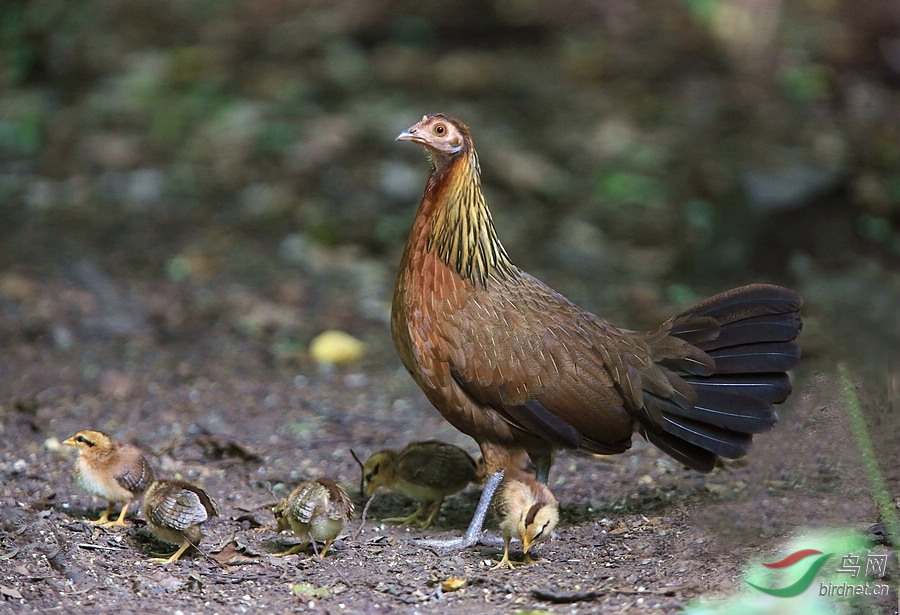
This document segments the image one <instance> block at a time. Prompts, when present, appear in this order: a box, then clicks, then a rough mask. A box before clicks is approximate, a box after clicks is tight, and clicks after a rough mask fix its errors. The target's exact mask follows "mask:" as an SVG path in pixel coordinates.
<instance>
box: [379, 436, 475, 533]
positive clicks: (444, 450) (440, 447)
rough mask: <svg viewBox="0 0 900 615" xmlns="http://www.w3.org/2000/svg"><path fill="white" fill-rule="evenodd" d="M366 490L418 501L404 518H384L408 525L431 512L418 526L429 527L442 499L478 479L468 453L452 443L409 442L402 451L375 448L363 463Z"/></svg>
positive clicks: (438, 510) (435, 517)
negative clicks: (380, 488)
mask: <svg viewBox="0 0 900 615" xmlns="http://www.w3.org/2000/svg"><path fill="white" fill-rule="evenodd" d="M363 479H364V480H365V483H366V491H367V493H369V494H371V493H372V492H373V491H375V489H377V488H378V487H385V488H387V489H389V490H390V491H393V492H396V493H400V494H402V495H405V496H407V497H410V498H414V499H417V500H422V504H421V506H419V508H418V509H416V511H415V512H413V513H412V514H411V515H409V516H408V517H390V518H388V519H384V521H391V522H400V523H402V524H412V523H414V522H416V521H417V520H418V519H419V517H421V516H422V515H423V514H425V512H426V511H428V509H429V508H431V513H430V514H429V515H428V518H427V519H425V521H423V522H420V523H419V525H420V526H421V527H423V528H425V527H428V526H430V525H431V524H432V523H434V520H435V519H437V516H438V512H440V510H441V506H442V505H443V503H444V498H446V497H447V496H448V495H452V494H454V493H457V492H458V491H462V490H463V489H465V488H466V486H467V485H468V484H469V483H470V482H473V481H477V480H478V471H477V468H476V464H475V461H474V460H473V459H472V457H471V455H469V453H467V452H466V451H464V450H463V449H461V448H460V447H458V446H454V445H453V444H447V443H446V442H440V441H439V440H427V441H423V442H410V443H409V444H407V445H406V447H405V448H403V450H400V451H396V450H393V449H386V450H383V451H378V452H377V453H375V454H373V455H372V456H371V457H369V458H368V459H367V460H366V463H365V465H364V466H363Z"/></svg>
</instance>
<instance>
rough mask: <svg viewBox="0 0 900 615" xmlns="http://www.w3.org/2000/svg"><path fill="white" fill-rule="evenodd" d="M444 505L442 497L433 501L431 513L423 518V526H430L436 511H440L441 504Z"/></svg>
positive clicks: (436, 513) (435, 517) (436, 514)
mask: <svg viewBox="0 0 900 615" xmlns="http://www.w3.org/2000/svg"><path fill="white" fill-rule="evenodd" d="M443 505H444V498H441V499H440V500H438V501H437V502H435V503H434V507H433V508H432V509H431V514H430V515H428V518H427V519H425V523H423V524H422V527H423V528H426V527H431V525H432V524H433V523H434V522H435V520H436V519H437V516H438V513H439V512H441V506H443Z"/></svg>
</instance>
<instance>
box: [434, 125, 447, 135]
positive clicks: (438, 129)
mask: <svg viewBox="0 0 900 615" xmlns="http://www.w3.org/2000/svg"><path fill="white" fill-rule="evenodd" d="M434 134H436V135H437V136H439V137H442V136H444V135H445V134H447V127H446V126H444V125H443V124H438V125H437V126H435V127H434Z"/></svg>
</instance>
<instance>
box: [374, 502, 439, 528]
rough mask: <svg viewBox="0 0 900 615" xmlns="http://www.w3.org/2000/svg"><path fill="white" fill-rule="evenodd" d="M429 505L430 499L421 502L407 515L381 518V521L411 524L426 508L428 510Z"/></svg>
mask: <svg viewBox="0 0 900 615" xmlns="http://www.w3.org/2000/svg"><path fill="white" fill-rule="evenodd" d="M429 506H431V501H430V500H428V501H425V502H423V503H422V505H421V506H419V507H418V508H417V509H416V510H415V511H414V512H413V514H411V515H410V516H408V517H387V518H386V519H382V521H384V522H386V523H399V524H400V525H412V524H413V522H415V521H416V520H418V518H419V517H421V516H422V515H423V514H424V513H425V511H426V510H428V507H429Z"/></svg>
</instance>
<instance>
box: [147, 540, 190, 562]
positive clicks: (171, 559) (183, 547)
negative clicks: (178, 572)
mask: <svg viewBox="0 0 900 615" xmlns="http://www.w3.org/2000/svg"><path fill="white" fill-rule="evenodd" d="M190 546H191V541H189V540H185V541H184V542H183V543H181V546H180V547H178V550H177V551H175V553H173V554H172V555H170V556H169V557H167V558H166V557H151V558H150V561H151V562H157V563H162V564H171V563H172V562H177V561H178V558H179V557H181V556H182V555H183V554H184V552H185V551H187V550H188V549H189V548H190Z"/></svg>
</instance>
